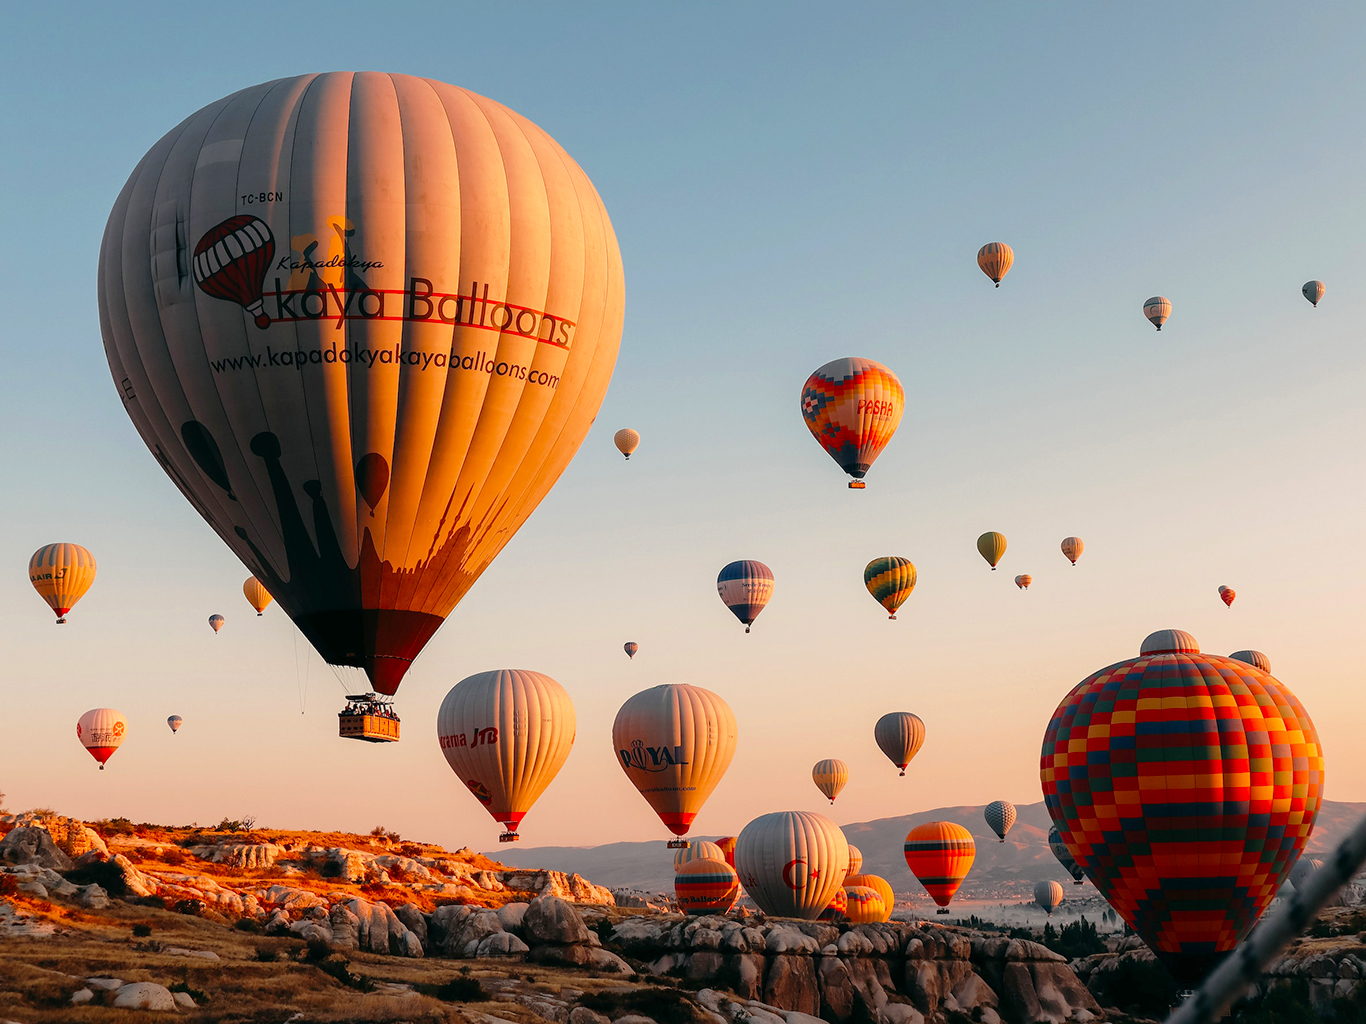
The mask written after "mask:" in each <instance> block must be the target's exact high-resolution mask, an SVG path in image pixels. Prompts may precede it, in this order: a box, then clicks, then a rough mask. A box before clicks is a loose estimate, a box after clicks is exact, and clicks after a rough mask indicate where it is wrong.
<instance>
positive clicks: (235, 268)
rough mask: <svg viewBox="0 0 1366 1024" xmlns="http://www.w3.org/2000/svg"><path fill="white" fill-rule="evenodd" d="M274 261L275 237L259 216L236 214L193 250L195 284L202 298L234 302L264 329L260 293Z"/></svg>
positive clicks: (265, 318) (266, 322) (265, 319)
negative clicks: (208, 297)
mask: <svg viewBox="0 0 1366 1024" xmlns="http://www.w3.org/2000/svg"><path fill="white" fill-rule="evenodd" d="M274 258H275V237H274V236H273V235H272V234H271V233H270V228H269V227H268V226H267V225H266V222H265V221H263V220H262V219H261V218H260V217H252V216H250V215H248V214H238V215H237V216H235V217H229V218H228V219H227V220H225V221H222V222H221V223H219V224H217V225H215V226H214V227H212V228H210V229H209V230H208V231H206V232H205V233H204V235H203V236H202V237H201V238H200V239H199V243H198V244H197V245H196V246H195V247H194V259H193V260H191V266H192V267H193V268H194V283H195V284H197V285H199V288H200V290H201V291H202V292H204V294H205V295H212V296H213V297H214V298H215V299H226V300H227V301H228V302H235V303H237V304H238V305H239V306H241V307H242V308H243V309H245V310H246V311H247V312H248V313H250V314H251V315H252V317H253V318H254V319H255V321H256V326H257V327H259V328H261V329H262V330H265V329H266V328H267V327H269V326H270V317H268V316H267V315H266V311H265V306H264V304H263V302H262V299H261V293H262V292H263V291H264V290H265V282H266V271H267V270H269V269H270V262H271V260H272V259H274Z"/></svg>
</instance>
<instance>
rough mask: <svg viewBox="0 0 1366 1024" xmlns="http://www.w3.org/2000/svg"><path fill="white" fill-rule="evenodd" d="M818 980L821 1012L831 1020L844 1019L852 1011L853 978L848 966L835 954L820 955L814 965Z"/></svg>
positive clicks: (851, 1013)
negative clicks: (815, 965) (816, 963)
mask: <svg viewBox="0 0 1366 1024" xmlns="http://www.w3.org/2000/svg"><path fill="white" fill-rule="evenodd" d="M816 977H817V979H818V980H819V982H820V993H821V1012H822V1013H824V1014H825V1016H826V1017H827V1018H829V1019H831V1020H837V1021H845V1020H848V1019H849V1018H850V1017H851V1016H853V1013H854V980H853V978H852V977H851V976H850V974H849V966H848V964H846V963H845V962H844V961H843V960H841V959H840V958H839V957H836V956H826V957H821V959H820V961H819V962H818V966H817V967H816Z"/></svg>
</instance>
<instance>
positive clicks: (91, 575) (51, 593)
mask: <svg viewBox="0 0 1366 1024" xmlns="http://www.w3.org/2000/svg"><path fill="white" fill-rule="evenodd" d="M28 581H29V582H30V583H32V584H33V589H34V590H36V591H38V596H39V597H41V598H42V599H43V600H44V601H46V602H47V603H48V606H49V607H50V608H51V609H52V610H53V611H54V612H56V613H57V624H58V625H61V624H62V623H63V622H65V621H66V613H67V612H69V611H71V609H72V608H74V607H75V606H76V602H77V601H79V600H80V599H81V598H82V597H84V596H85V592H86V591H87V590H89V589H90V584H92V583H94V582H95V556H94V555H92V554H91V553H90V552H89V551H87V550H86V549H85V548H83V547H81V546H80V545H79V544H45V545H43V546H42V547H40V548H39V549H38V550H37V551H35V552H33V557H32V558H30V559H29V560H28Z"/></svg>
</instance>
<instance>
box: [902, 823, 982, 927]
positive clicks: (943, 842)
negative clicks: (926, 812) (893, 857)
mask: <svg viewBox="0 0 1366 1024" xmlns="http://www.w3.org/2000/svg"><path fill="white" fill-rule="evenodd" d="M905 853H906V865H907V866H908V867H909V868H910V869H911V874H913V875H915V877H916V878H917V879H919V881H920V884H921V885H923V886H924V887H925V891H926V892H927V893H929V894H930V898H931V899H933V900H934V902H936V903H938V904H939V905H940V906H941V907H947V906H948V905H949V902H950V901H951V900H952V899H953V894H954V893H956V892H957V891H958V887H959V886H960V885H962V884H963V879H965V878H967V877H968V872H969V871H971V870H972V862H973V860H975V859H976V857H977V844H976V843H975V842H974V841H973V838H972V833H971V832H969V831H968V830H967V829H965V828H964V827H963V826H962V825H958V824H955V823H954V822H952V821H930V822H926V823H925V824H924V825H918V826H916V827H915V828H913V829H911V831H910V832H909V833H907V835H906V843H905Z"/></svg>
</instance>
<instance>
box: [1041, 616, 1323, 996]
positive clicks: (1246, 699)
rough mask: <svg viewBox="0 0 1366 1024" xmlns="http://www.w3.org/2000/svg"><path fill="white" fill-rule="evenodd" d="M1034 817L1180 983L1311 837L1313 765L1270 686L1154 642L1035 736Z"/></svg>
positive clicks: (1316, 757)
mask: <svg viewBox="0 0 1366 1024" xmlns="http://www.w3.org/2000/svg"><path fill="white" fill-rule="evenodd" d="M1039 763H1040V777H1041V780H1042V783H1043V794H1044V803H1045V805H1046V807H1047V808H1048V813H1049V815H1050V816H1051V817H1052V819H1053V822H1054V824H1055V825H1056V826H1057V828H1058V831H1059V832H1060V833H1061V836H1062V840H1063V841H1064V842H1065V843H1066V844H1067V849H1068V850H1069V851H1070V852H1071V854H1072V856H1073V858H1074V859H1075V860H1076V861H1077V863H1078V864H1079V865H1081V867H1082V869H1083V870H1084V871H1085V873H1086V876H1087V877H1088V878H1090V879H1091V881H1092V882H1094V883H1095V885H1096V888H1098V889H1099V890H1100V891H1101V894H1102V895H1104V896H1105V898H1106V899H1107V900H1109V902H1110V906H1112V907H1113V908H1114V909H1115V910H1116V911H1118V912H1119V914H1120V916H1121V917H1123V918H1124V920H1125V921H1126V922H1128V924H1129V926H1130V927H1131V928H1133V929H1134V930H1135V931H1136V932H1138V934H1139V935H1140V936H1142V938H1143V941H1145V942H1146V943H1147V944H1148V946H1149V947H1150V948H1151V949H1152V950H1153V952H1154V953H1156V954H1157V956H1158V957H1159V958H1160V959H1162V960H1163V961H1164V962H1166V963H1167V965H1168V967H1169V968H1170V969H1171V970H1172V972H1173V974H1174V975H1175V976H1176V978H1177V980H1178V982H1182V983H1187V984H1189V983H1192V982H1193V981H1194V980H1195V979H1198V978H1199V977H1200V976H1202V975H1203V974H1204V973H1205V972H1206V971H1208V969H1209V968H1210V967H1212V966H1213V965H1214V963H1216V962H1217V961H1218V960H1219V959H1221V958H1222V957H1223V955H1224V954H1226V953H1227V952H1228V951H1230V950H1231V949H1233V948H1234V947H1235V946H1236V945H1237V944H1238V942H1239V941H1240V940H1241V939H1242V938H1243V936H1245V935H1246V934H1247V933H1248V931H1249V930H1251V928H1252V926H1253V925H1254V924H1255V923H1256V922H1257V919H1258V918H1259V917H1260V916H1261V914H1262V912H1263V911H1264V910H1265V909H1266V908H1267V906H1268V904H1270V902H1271V900H1272V898H1273V897H1274V896H1275V895H1276V891H1277V889H1279V888H1280V886H1281V884H1282V883H1283V882H1284V881H1285V878H1286V876H1287V875H1288V874H1289V873H1290V870H1291V868H1292V867H1293V865H1294V864H1295V861H1296V859H1297V858H1298V857H1299V856H1300V852H1301V851H1302V850H1303V849H1304V844H1305V842H1306V840H1307V839H1308V838H1309V834H1310V831H1311V830H1312V829H1313V827H1314V820H1315V818H1316V817H1317V816H1318V812H1319V804H1320V801H1321V800H1322V794H1323V753H1322V750H1321V749H1320V747H1319V741H1318V734H1317V733H1316V732H1315V730H1314V724H1313V723H1312V722H1311V721H1310V720H1309V716H1308V714H1306V713H1305V710H1304V707H1303V705H1301V704H1300V702H1299V701H1298V700H1297V699H1296V698H1295V695H1294V694H1292V693H1291V692H1290V690H1289V689H1288V688H1287V687H1286V686H1285V685H1284V684H1282V683H1281V682H1279V681H1278V680H1276V679H1275V678H1273V677H1272V676H1270V675H1268V674H1267V673H1265V672H1263V671H1262V670H1260V669H1258V668H1256V667H1254V666H1252V665H1248V664H1246V663H1244V662H1241V661H1235V660H1234V659H1232V658H1225V657H1221V656H1219V655H1214V654H1201V653H1200V648H1199V645H1198V644H1196V642H1195V639H1194V637H1192V636H1191V635H1190V634H1189V633H1185V632H1182V631H1181V630H1162V631H1160V632H1157V633H1153V634H1151V635H1150V636H1148V638H1147V639H1145V640H1144V641H1143V645H1142V648H1141V650H1140V653H1139V656H1138V657H1137V658H1131V659H1129V660H1127V661H1121V662H1118V663H1117V664H1114V665H1111V666H1109V667H1108V668H1104V669H1101V670H1100V671H1099V672H1096V673H1095V674H1094V675H1091V676H1088V677H1087V678H1086V679H1084V680H1082V681H1081V682H1080V683H1078V684H1077V685H1076V686H1075V687H1074V688H1073V689H1072V691H1071V692H1070V693H1069V694H1068V695H1067V696H1066V697H1065V698H1064V699H1063V701H1062V703H1061V704H1059V705H1058V708H1057V710H1056V711H1054V712H1053V717H1052V719H1051V720H1050V721H1049V723H1048V730H1047V732H1046V734H1045V736H1044V741H1043V751H1042V754H1041V756H1040V762H1039Z"/></svg>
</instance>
